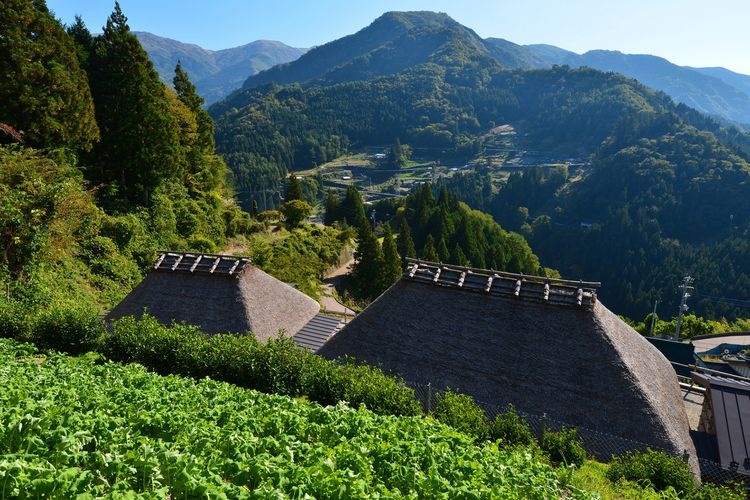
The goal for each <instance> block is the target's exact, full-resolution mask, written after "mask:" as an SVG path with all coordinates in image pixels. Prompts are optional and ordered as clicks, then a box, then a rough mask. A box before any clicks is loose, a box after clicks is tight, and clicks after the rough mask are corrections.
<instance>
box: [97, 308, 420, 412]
mask: <svg viewBox="0 0 750 500" xmlns="http://www.w3.org/2000/svg"><path fill="white" fill-rule="evenodd" d="M101 351H102V353H103V354H104V355H105V356H107V357H108V358H109V359H112V360H115V361H120V362H125V363H128V362H137V363H140V364H142V365H144V366H146V367H148V368H150V369H152V370H154V371H156V372H158V373H161V374H169V373H174V374H180V375H186V376H191V377H197V378H201V377H211V378H212V379H215V380H223V381H226V382H231V383H233V384H235V385H238V386H241V387H247V388H251V389H257V390H259V391H262V392H266V393H275V394H283V395H287V396H305V397H307V398H309V399H310V400H313V401H317V402H319V403H322V404H335V403H337V402H339V401H347V402H348V403H349V404H350V405H352V406H355V407H356V406H359V405H360V404H364V405H366V406H367V408H369V409H371V410H372V411H374V412H376V413H380V414H391V415H419V414H421V406H420V404H419V402H418V401H417V399H416V397H415V395H414V391H413V390H412V389H410V388H408V387H406V386H405V385H404V383H403V382H402V381H400V380H397V379H395V378H393V377H389V376H387V375H385V374H384V373H383V372H382V371H381V370H379V369H377V368H373V367H368V366H364V365H356V364H355V363H354V362H353V361H351V360H344V361H340V362H336V361H329V360H326V359H323V358H321V357H319V356H316V355H314V354H312V353H310V352H308V351H306V350H303V349H300V348H299V347H298V346H297V345H296V344H295V343H294V341H292V340H291V339H289V338H280V339H272V340H269V341H268V342H266V343H265V344H262V343H260V342H258V341H257V340H256V339H255V337H252V336H240V335H229V334H227V335H214V336H207V335H204V334H203V333H201V332H200V330H198V329H197V328H195V327H192V326H186V325H175V326H172V327H164V326H162V325H160V324H159V323H158V322H157V321H156V319H154V318H153V317H149V316H145V317H144V318H142V319H140V320H136V319H133V318H122V319H120V320H118V321H115V322H114V324H113V325H112V332H111V333H110V334H109V335H107V336H106V337H105V339H104V343H103V344H102V345H101Z"/></svg>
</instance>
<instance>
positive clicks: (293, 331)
mask: <svg viewBox="0 0 750 500" xmlns="http://www.w3.org/2000/svg"><path fill="white" fill-rule="evenodd" d="M319 311H320V306H319V304H318V303H317V302H316V301H315V300H313V299H312V298H310V297H308V296H307V295H305V294H303V293H302V292H300V291H299V290H297V289H295V288H294V287H292V286H290V285H288V284H286V283H283V282H282V281H279V280H277V279H276V278H274V277H273V276H270V275H269V274H266V273H264V272H263V271H261V270H260V269H258V268H257V267H255V266H253V265H252V262H251V261H250V259H248V258H245V257H236V256H231V255H216V254H205V253H188V252H161V253H160V255H159V257H158V259H157V260H156V262H154V265H153V267H152V269H151V272H149V274H148V275H147V276H146V278H145V279H144V280H143V281H142V282H141V283H140V284H139V285H138V286H137V287H136V288H135V289H133V291H132V292H131V293H130V294H129V295H128V296H127V297H125V299H124V300H123V301H122V302H121V303H120V304H118V305H117V307H115V308H114V309H113V310H112V311H111V312H110V313H109V314H108V315H107V319H109V320H114V319H117V318H121V317H123V316H136V317H140V316H142V315H143V314H144V312H147V313H148V314H150V315H151V316H154V317H155V318H156V319H157V320H158V321H159V322H160V323H162V324H165V325H170V324H172V323H173V322H183V321H184V322H186V323H189V324H192V325H196V326H198V327H200V328H201V330H203V332H205V333H207V334H216V333H243V334H244V333H247V332H252V333H253V334H254V335H255V337H256V338H257V339H258V340H260V341H266V340H268V339H270V338H275V337H278V336H279V335H280V334H281V333H282V332H283V334H284V335H286V336H287V337H292V338H294V340H295V341H296V342H297V343H298V344H299V345H301V346H303V347H306V348H309V349H313V350H314V349H316V348H318V347H319V346H320V345H322V343H323V342H325V340H326V339H327V338H328V337H329V336H330V335H331V334H332V333H333V332H334V331H335V330H336V329H337V328H338V325H339V321H338V319H336V318H329V317H325V316H319Z"/></svg>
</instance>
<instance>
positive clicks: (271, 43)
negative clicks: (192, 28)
mask: <svg viewBox="0 0 750 500" xmlns="http://www.w3.org/2000/svg"><path fill="white" fill-rule="evenodd" d="M135 35H136V36H137V37H138V39H139V40H140V42H141V45H143V48H144V49H145V50H146V52H147V53H148V55H149V57H150V58H151V61H152V62H153V64H154V67H155V68H156V71H157V72H158V73H159V76H160V77H161V79H162V80H163V81H164V82H165V83H170V82H171V81H172V78H173V76H174V67H175V65H176V64H177V61H180V64H181V65H182V67H183V68H184V69H185V71H186V72H187V73H188V75H189V76H190V79H191V80H192V81H193V83H194V84H195V86H196V88H197V90H198V93H199V94H200V95H201V96H202V97H203V98H204V99H205V100H206V103H207V104H211V103H214V102H216V101H218V100H220V99H222V98H224V97H226V96H227V95H228V94H229V93H230V92H232V91H233V90H235V89H237V88H239V87H240V86H242V82H244V81H245V80H246V79H247V77H248V76H250V75H253V74H255V73H257V72H258V71H261V70H263V69H266V68H270V67H271V66H275V65H277V64H281V63H285V62H289V61H292V60H294V59H296V58H298V57H299V56H300V55H302V54H304V53H305V52H306V49H300V48H295V47H290V46H288V45H286V44H284V43H282V42H279V41H276V40H255V41H253V42H249V43H246V44H244V45H242V46H239V47H232V48H228V49H221V50H209V49H204V48H203V47H200V46H198V45H195V44H192V43H184V42H180V41H178V40H173V39H171V38H166V37H162V36H158V35H155V34H153V33H149V32H146V31H138V32H135Z"/></svg>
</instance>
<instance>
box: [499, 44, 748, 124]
mask: <svg viewBox="0 0 750 500" xmlns="http://www.w3.org/2000/svg"><path fill="white" fill-rule="evenodd" d="M485 43H486V44H487V45H488V46H489V47H490V48H491V50H492V54H493V56H495V57H496V58H497V59H498V61H500V62H501V63H502V64H503V65H504V66H506V67H507V68H518V69H540V68H550V67H552V66H553V65H556V64H557V65H568V66H571V67H574V68H579V67H581V66H588V67H590V68H594V69H598V70H600V71H615V72H617V73H622V74H623V75H626V76H629V77H631V78H635V79H636V80H638V81H640V82H641V83H643V84H645V85H647V86H649V87H651V88H653V89H656V90H661V91H662V92H664V93H666V94H667V95H669V96H670V97H672V99H674V100H675V101H678V102H681V103H684V104H686V105H688V106H690V107H691V108H694V109H696V110H698V111H700V112H702V113H706V114H708V115H711V116H714V117H717V118H720V119H724V120H729V121H734V122H736V123H739V124H743V125H750V76H746V75H740V74H738V73H733V72H731V71H729V70H726V69H724V68H690V67H686V66H678V65H676V64H673V63H671V62H669V61H668V60H666V59H664V58H661V57H657V56H652V55H642V54H623V53H622V52H618V51H613V50H591V51H588V52H586V53H584V54H576V53H575V52H571V51H568V50H564V49H561V48H559V47H554V46H552V45H517V44H515V43H512V42H509V41H507V40H503V39H500V38H488V39H486V40H485Z"/></svg>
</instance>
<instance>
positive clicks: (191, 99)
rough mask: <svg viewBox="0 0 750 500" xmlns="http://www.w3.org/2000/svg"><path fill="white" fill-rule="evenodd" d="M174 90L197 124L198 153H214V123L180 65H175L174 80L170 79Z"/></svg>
mask: <svg viewBox="0 0 750 500" xmlns="http://www.w3.org/2000/svg"><path fill="white" fill-rule="evenodd" d="M172 84H173V85H174V90H175V92H176V93H177V97H179V98H180V100H181V101H182V102H183V103H184V104H185V105H186V106H187V107H188V108H190V110H191V111H192V112H193V113H194V114H195V121H196V123H197V124H198V140H197V141H196V145H197V146H198V148H199V150H200V152H202V153H208V154H213V153H214V146H215V142H214V121H213V119H212V118H211V116H210V115H209V114H208V111H206V110H205V109H203V103H204V102H205V101H204V100H203V98H202V97H201V96H199V95H198V93H197V92H196V90H195V85H193V83H192V82H191V81H190V78H189V77H188V74H187V73H186V72H185V70H183V69H182V66H181V65H180V63H179V62H178V63H177V66H175V69H174V78H173V79H172Z"/></svg>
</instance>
